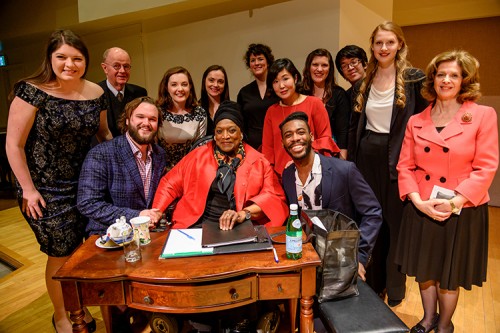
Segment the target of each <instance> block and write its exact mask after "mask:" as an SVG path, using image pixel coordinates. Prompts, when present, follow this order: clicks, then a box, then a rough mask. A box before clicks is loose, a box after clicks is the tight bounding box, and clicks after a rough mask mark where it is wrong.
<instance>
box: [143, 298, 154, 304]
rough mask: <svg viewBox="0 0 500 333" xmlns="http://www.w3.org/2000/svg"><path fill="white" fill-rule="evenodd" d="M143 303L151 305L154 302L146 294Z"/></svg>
mask: <svg viewBox="0 0 500 333" xmlns="http://www.w3.org/2000/svg"><path fill="white" fill-rule="evenodd" d="M144 303H146V304H149V305H151V304H153V303H154V301H153V299H152V298H151V297H149V296H146V297H144Z"/></svg>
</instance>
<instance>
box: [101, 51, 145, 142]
mask: <svg viewBox="0 0 500 333" xmlns="http://www.w3.org/2000/svg"><path fill="white" fill-rule="evenodd" d="M101 67H102V69H103V70H104V73H105V74H106V80H104V81H101V82H99V85H100V86H101V88H102V89H103V90H104V93H105V94H106V100H107V103H108V112H107V117H108V127H109V130H110V131H111V134H113V137H115V136H118V135H120V130H119V128H118V121H119V119H120V116H121V114H122V113H123V110H124V108H125V105H126V104H127V103H128V102H130V101H131V100H133V99H135V98H137V97H142V96H147V95H148V92H147V90H146V89H144V88H143V87H140V86H137V85H135V84H130V83H128V80H129V79H130V71H131V69H132V66H131V64H130V56H129V54H128V53H127V51H125V50H123V49H121V48H119V47H112V48H109V49H107V50H106V51H104V54H103V56H102V63H101Z"/></svg>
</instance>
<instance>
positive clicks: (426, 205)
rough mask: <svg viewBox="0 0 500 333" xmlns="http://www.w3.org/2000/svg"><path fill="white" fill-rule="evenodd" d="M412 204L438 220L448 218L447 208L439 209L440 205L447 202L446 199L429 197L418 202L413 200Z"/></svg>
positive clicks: (449, 213)
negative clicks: (444, 209) (445, 209)
mask: <svg viewBox="0 0 500 333" xmlns="http://www.w3.org/2000/svg"><path fill="white" fill-rule="evenodd" d="M413 204H414V205H415V207H417V209H418V210H419V211H421V212H422V213H424V214H426V215H427V216H429V217H430V218H432V219H434V220H436V221H439V222H442V221H444V220H446V219H448V218H449V217H450V215H451V212H450V211H449V210H448V211H442V210H441V209H440V207H441V206H442V205H446V204H448V200H445V199H429V200H425V201H420V202H413Z"/></svg>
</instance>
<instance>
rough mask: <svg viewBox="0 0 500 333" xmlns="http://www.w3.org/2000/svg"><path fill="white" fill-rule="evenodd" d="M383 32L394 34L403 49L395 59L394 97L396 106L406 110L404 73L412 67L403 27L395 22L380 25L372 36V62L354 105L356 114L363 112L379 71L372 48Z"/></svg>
mask: <svg viewBox="0 0 500 333" xmlns="http://www.w3.org/2000/svg"><path fill="white" fill-rule="evenodd" d="M381 30H383V31H390V32H392V33H394V34H395V35H396V38H397V39H398V42H399V43H400V45H401V48H400V49H399V50H398V51H397V52H396V58H395V59H394V62H395V65H396V87H395V89H394V95H395V96H396V105H397V106H398V107H399V108H404V107H405V104H406V95H405V87H404V83H405V79H404V73H405V70H406V69H407V68H409V67H411V64H410V63H409V62H408V60H406V56H407V55H408V47H407V45H406V40H405V37H404V34H403V30H402V29H401V27H400V26H398V25H397V24H396V23H393V22H384V23H381V24H379V25H378V26H377V27H376V28H375V30H373V32H372V34H371V36H370V46H371V47H370V60H369V61H368V66H367V68H366V77H365V79H364V80H363V83H362V84H361V87H360V88H359V93H358V95H357V97H356V101H355V104H354V111H355V112H361V110H362V108H363V105H364V104H365V99H366V98H367V96H366V91H367V90H368V88H369V87H370V86H371V84H372V81H373V78H374V77H375V73H376V72H377V69H378V60H377V59H376V58H375V56H374V54H373V48H372V47H373V44H374V40H375V36H376V35H377V33H378V32H379V31H381Z"/></svg>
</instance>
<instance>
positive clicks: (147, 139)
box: [128, 126, 156, 145]
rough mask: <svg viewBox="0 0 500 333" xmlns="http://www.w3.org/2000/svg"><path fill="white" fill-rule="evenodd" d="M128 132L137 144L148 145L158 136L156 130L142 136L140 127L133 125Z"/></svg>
mask: <svg viewBox="0 0 500 333" xmlns="http://www.w3.org/2000/svg"><path fill="white" fill-rule="evenodd" d="M150 129H151V128H150ZM128 134H129V135H130V137H131V138H132V140H134V141H135V142H136V143H137V144H140V145H148V144H150V143H153V142H154V139H155V136H156V132H154V131H152V132H151V134H149V135H148V136H141V135H140V134H139V128H137V127H132V126H129V128H128Z"/></svg>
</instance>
